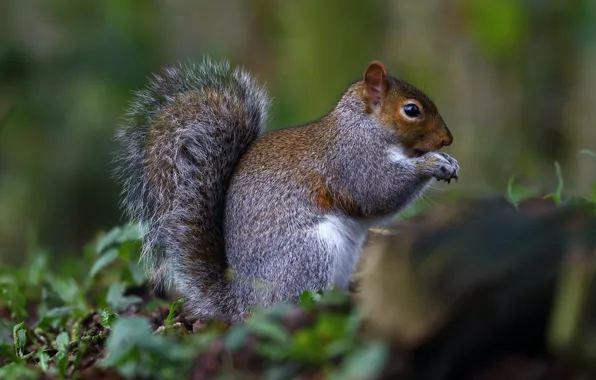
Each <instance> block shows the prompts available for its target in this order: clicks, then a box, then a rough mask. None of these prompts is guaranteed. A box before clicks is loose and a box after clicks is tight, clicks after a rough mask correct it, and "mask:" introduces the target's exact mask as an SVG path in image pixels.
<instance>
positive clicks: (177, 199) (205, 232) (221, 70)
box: [116, 59, 269, 316]
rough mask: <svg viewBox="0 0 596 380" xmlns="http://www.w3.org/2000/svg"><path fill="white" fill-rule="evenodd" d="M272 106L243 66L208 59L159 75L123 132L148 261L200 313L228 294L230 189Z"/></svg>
mask: <svg viewBox="0 0 596 380" xmlns="http://www.w3.org/2000/svg"><path fill="white" fill-rule="evenodd" d="M268 106H269V99H268V97H267V95H266V93H265V91H264V90H263V89H262V88H261V87H260V86H258V85H257V84H256V82H255V80H254V79H253V78H252V77H251V76H249V75H248V74H247V73H246V72H245V71H244V70H242V69H235V70H231V69H230V66H229V64H228V63H227V62H223V63H214V62H212V61H211V60H210V59H205V60H204V61H203V62H202V63H200V64H195V63H186V64H181V65H179V66H177V67H171V68H168V69H166V70H164V71H163V72H162V73H161V74H160V75H156V76H154V77H153V78H152V79H151V81H150V83H149V85H148V86H147V87H146V88H145V89H144V90H141V91H138V92H136V93H135V95H134V99H133V101H132V104H131V106H130V108H129V110H128V112H127V114H126V117H125V119H124V122H123V125H122V127H121V129H120V130H119V132H118V134H117V139H118V140H119V141H120V142H121V144H122V149H121V151H120V152H119V154H118V156H117V163H118V167H117V171H116V174H117V178H118V179H119V180H120V182H121V183H122V185H123V200H122V202H123V205H124V207H125V209H126V212H127V214H128V216H129V217H130V218H131V219H132V220H133V221H136V222H139V223H140V225H141V227H142V231H143V251H142V258H143V259H144V261H145V262H146V263H147V264H148V266H149V272H150V274H151V276H152V280H153V281H154V282H157V283H161V282H164V281H165V282H168V283H172V282H173V283H174V284H175V286H176V287H177V288H178V289H179V290H180V291H181V292H182V293H183V294H184V295H185V296H187V299H186V301H187V303H190V307H191V309H194V310H195V311H196V312H197V314H203V313H204V314H207V315H209V316H215V315H213V314H218V313H221V312H222V311H221V310H219V311H218V312H216V313H214V312H213V310H218V309H219V308H220V307H219V306H218V305H205V304H204V303H205V302H208V300H214V299H218V298H219V299H220V303H221V304H222V305H223V304H224V303H225V300H224V299H223V298H225V297H226V294H227V292H226V290H225V287H226V282H225V278H226V276H225V271H226V268H227V266H226V258H225V252H224V239H223V235H222V223H223V212H224V203H225V195H226V192H227V187H228V185H229V181H230V177H231V174H232V172H233V170H234V167H235V166H236V163H237V161H238V159H239V158H240V156H241V155H242V154H243V152H244V151H245V150H246V149H247V148H248V146H249V145H250V144H251V143H252V142H253V141H254V140H255V139H257V138H258V137H259V136H260V135H261V134H262V133H263V130H264V125H265V121H266V118H267V108H268ZM195 294H196V297H193V296H192V295H195ZM189 295H191V297H190V298H191V299H189V297H188V296H189ZM199 298H200V299H199ZM210 303H211V302H210ZM232 303H233V302H232ZM222 307H223V306H222ZM229 307H233V306H229Z"/></svg>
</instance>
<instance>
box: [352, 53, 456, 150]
mask: <svg viewBox="0 0 596 380" xmlns="http://www.w3.org/2000/svg"><path fill="white" fill-rule="evenodd" d="M363 91H364V94H363V95H364V101H365V102H366V112H368V113H372V114H373V115H374V116H376V117H377V118H378V119H379V121H381V123H382V124H383V125H385V126H386V127H387V128H391V129H393V130H395V131H396V132H397V134H398V136H399V139H400V142H401V144H402V145H403V146H404V147H405V148H406V149H407V154H409V155H411V156H420V155H422V154H424V153H426V152H430V151H436V150H439V149H441V148H442V147H444V146H448V145H451V143H452V142H453V136H452V135H451V132H450V131H449V129H448V128H447V125H446V124H445V122H444V121H443V118H442V117H441V115H440V114H439V111H438V110H437V107H436V106H435V104H434V103H433V101H432V100H430V99H429V97H428V96H426V94H424V93H423V92H422V91H421V90H419V89H417V88H416V87H414V86H412V85H411V84H409V83H406V82H404V81H401V80H399V79H396V78H393V77H391V76H390V75H388V74H387V69H385V65H383V63H381V62H378V61H374V62H372V63H371V64H370V65H369V66H368V67H367V69H366V71H365V72H364V78H363Z"/></svg>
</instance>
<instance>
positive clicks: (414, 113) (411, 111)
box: [404, 103, 420, 118]
mask: <svg viewBox="0 0 596 380" xmlns="http://www.w3.org/2000/svg"><path fill="white" fill-rule="evenodd" d="M404 113H405V114H406V116H407V117H411V118H414V117H418V116H420V110H419V109H418V106H416V104H414V103H408V104H406V105H405V106H404Z"/></svg>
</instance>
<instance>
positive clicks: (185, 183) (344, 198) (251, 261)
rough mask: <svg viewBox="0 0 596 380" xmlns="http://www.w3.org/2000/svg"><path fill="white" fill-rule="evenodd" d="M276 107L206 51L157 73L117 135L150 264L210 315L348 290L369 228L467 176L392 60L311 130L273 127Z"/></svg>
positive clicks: (156, 279) (127, 205) (156, 278)
mask: <svg viewBox="0 0 596 380" xmlns="http://www.w3.org/2000/svg"><path fill="white" fill-rule="evenodd" d="M270 103H271V101H270V99H269V97H268V94H267V91H266V90H265V88H264V87H263V86H261V85H259V84H258V83H257V80H256V78H255V77H253V76H251V75H250V74H249V73H248V72H247V71H246V70H245V69H244V68H242V67H237V68H233V69H232V68H231V66H230V63H229V62H228V61H227V60H224V61H214V60H212V59H211V58H209V57H206V58H204V59H203V60H202V62H190V61H189V62H186V63H180V64H178V65H175V66H172V67H169V68H167V69H165V70H163V72H162V73H160V74H155V75H154V76H153V77H152V78H151V79H150V80H149V83H148V85H147V86H146V87H145V88H144V89H141V90H138V91H137V92H135V93H134V96H133V100H132V102H131V105H130V106H129V108H128V110H127V112H126V114H125V116H124V117H123V122H122V123H121V125H120V126H119V129H118V132H117V134H116V139H117V141H119V142H120V143H121V148H120V150H119V151H118V152H117V155H116V163H117V167H116V169H115V174H116V179H117V181H119V183H120V185H121V186H122V206H123V208H124V211H125V213H126V214H127V215H128V217H129V218H130V219H131V220H132V221H133V222H137V223H138V224H139V226H140V228H141V235H142V252H141V260H143V261H144V262H146V263H147V264H148V270H149V274H150V280H151V282H152V283H153V284H154V285H156V286H158V285H173V286H174V287H175V288H176V289H177V291H179V292H180V293H181V294H182V296H183V297H184V299H185V305H186V308H187V310H188V311H189V312H191V313H192V314H194V316H195V317H197V318H199V319H204V320H213V319H218V320H224V321H228V322H230V323H234V322H238V321H241V320H243V319H244V318H245V317H247V316H248V315H249V314H250V312H251V310H252V309H253V308H254V307H268V306H272V305H274V304H276V303H281V302H290V303H292V302H294V303H296V302H298V301H299V299H300V295H301V294H302V293H303V292H304V291H307V290H310V291H320V290H325V289H327V288H330V287H338V288H341V289H347V288H348V286H349V283H350V280H351V276H352V275H353V274H354V271H355V270H356V266H357V263H358V260H359V257H360V254H361V251H362V250H363V245H364V243H365V240H366V238H367V234H368V230H369V228H371V227H373V226H378V225H379V224H381V223H383V222H384V221H388V220H389V219H390V218H392V217H393V216H395V215H396V214H398V212H399V211H400V210H402V209H403V208H404V207H405V206H406V205H408V204H409V203H410V202H411V201H413V200H414V199H415V198H416V197H418V196H420V195H421V194H422V193H423V192H424V191H425V189H426V188H427V187H428V185H429V184H430V183H431V181H432V180H433V179H436V180H442V181H446V182H450V180H451V179H455V180H457V179H458V175H459V165H458V162H457V161H456V160H455V159H454V158H452V157H451V156H449V155H448V154H446V153H443V152H439V149H441V148H442V147H444V146H448V145H451V144H452V141H453V136H452V134H451V132H450V130H449V129H448V128H447V125H446V124H445V122H444V121H443V118H442V117H441V115H440V114H439V111H438V110H437V107H436V106H435V104H434V103H433V101H432V100H431V99H430V98H429V97H428V96H427V95H425V93H423V92H422V91H421V90H419V89H418V88H416V87H414V86H413V85H411V84H409V83H407V82H405V81H403V80H400V79H396V78H394V77H392V76H390V75H389V74H388V72H387V69H386V68H385V66H384V64H383V63H382V62H379V61H373V62H371V63H370V64H369V65H368V67H367V68H366V70H365V72H364V75H363V77H362V78H361V79H360V80H357V81H355V82H353V83H352V84H351V85H350V86H349V88H348V89H347V91H346V92H345V93H344V94H343V95H342V96H341V98H340V99H339V100H338V101H337V103H336V105H335V107H334V108H333V109H332V110H331V111H330V112H329V113H327V114H325V115H324V116H322V117H321V118H320V119H319V120H316V121H313V122H311V123H308V124H305V125H301V126H294V127H290V128H286V129H281V130H276V131H267V132H265V125H266V123H267V121H268V116H267V114H268V109H269V107H270Z"/></svg>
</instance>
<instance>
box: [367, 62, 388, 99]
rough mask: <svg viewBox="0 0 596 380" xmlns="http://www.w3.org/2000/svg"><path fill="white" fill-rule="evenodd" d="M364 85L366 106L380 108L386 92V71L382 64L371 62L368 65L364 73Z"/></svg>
mask: <svg viewBox="0 0 596 380" xmlns="http://www.w3.org/2000/svg"><path fill="white" fill-rule="evenodd" d="M364 85H365V88H366V95H365V96H366V99H367V100H368V104H369V105H370V106H372V107H375V108H376V107H378V106H380V105H381V104H382V103H383V98H384V97H385V93H386V92H387V69H386V68H385V65H383V63H382V62H379V61H373V62H371V63H370V65H368V67H367V68H366V71H365V72H364Z"/></svg>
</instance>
